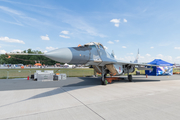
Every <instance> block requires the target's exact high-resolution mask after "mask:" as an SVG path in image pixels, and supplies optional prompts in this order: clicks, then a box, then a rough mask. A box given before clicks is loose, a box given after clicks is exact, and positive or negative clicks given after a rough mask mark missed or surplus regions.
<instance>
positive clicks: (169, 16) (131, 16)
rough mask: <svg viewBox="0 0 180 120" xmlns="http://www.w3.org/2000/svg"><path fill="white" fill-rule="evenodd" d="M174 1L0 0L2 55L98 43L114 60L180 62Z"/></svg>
mask: <svg viewBox="0 0 180 120" xmlns="http://www.w3.org/2000/svg"><path fill="white" fill-rule="evenodd" d="M179 5H180V1H178V0H174V1H171V0H158V1H157V0H146V1H145V0H111V1H110V0H59V1H57V0H16V1H15V0H0V53H1V54H2V53H5V52H15V51H22V50H26V49H28V48H31V49H33V50H41V51H43V52H47V51H50V50H53V49H56V48H61V47H73V46H78V44H85V43H88V42H93V41H94V42H100V43H102V44H103V45H104V46H106V48H107V51H108V52H110V53H111V51H112V50H114V53H115V55H116V58H117V59H119V60H124V61H127V62H129V61H134V59H135V57H136V54H137V50H138V48H139V51H140V56H139V61H140V62H149V61H152V60H153V59H155V58H161V59H164V60H166V61H168V62H172V63H180V54H179V51H180V34H179V32H180V14H179V13H180V8H179Z"/></svg>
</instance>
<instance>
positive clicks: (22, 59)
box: [0, 49, 56, 65]
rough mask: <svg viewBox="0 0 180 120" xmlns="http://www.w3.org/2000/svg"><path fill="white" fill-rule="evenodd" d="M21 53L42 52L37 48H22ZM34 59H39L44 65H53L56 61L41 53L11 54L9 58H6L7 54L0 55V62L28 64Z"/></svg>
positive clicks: (33, 61) (32, 62) (33, 62)
mask: <svg viewBox="0 0 180 120" xmlns="http://www.w3.org/2000/svg"><path fill="white" fill-rule="evenodd" d="M21 53H32V54H43V52H41V51H38V50H32V49H28V50H24V51H23V52H21ZM35 61H37V62H38V61H40V62H41V63H42V64H45V65H54V64H56V61H54V60H51V59H49V58H47V57H45V56H41V55H12V56H11V57H10V58H8V56H7V55H1V56H0V62H1V63H2V64H4V63H5V64H24V65H29V64H32V65H33V64H35Z"/></svg>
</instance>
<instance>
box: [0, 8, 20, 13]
mask: <svg viewBox="0 0 180 120" xmlns="http://www.w3.org/2000/svg"><path fill="white" fill-rule="evenodd" d="M0 9H2V10H4V11H6V12H9V13H12V14H16V15H22V13H21V12H19V11H16V10H13V9H10V8H8V7H4V6H0Z"/></svg>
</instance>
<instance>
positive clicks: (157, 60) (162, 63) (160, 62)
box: [148, 59, 173, 66]
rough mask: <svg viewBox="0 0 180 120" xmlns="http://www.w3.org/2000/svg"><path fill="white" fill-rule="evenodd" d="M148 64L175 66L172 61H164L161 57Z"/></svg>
mask: <svg viewBox="0 0 180 120" xmlns="http://www.w3.org/2000/svg"><path fill="white" fill-rule="evenodd" d="M148 64H153V65H162V66H173V64H172V63H168V62H166V61H163V60H161V59H154V60H153V61H152V62H150V63H148Z"/></svg>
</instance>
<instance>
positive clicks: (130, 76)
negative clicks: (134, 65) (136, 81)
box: [127, 66, 132, 82]
mask: <svg viewBox="0 0 180 120" xmlns="http://www.w3.org/2000/svg"><path fill="white" fill-rule="evenodd" d="M129 67H130V66H127V68H128V69H127V70H128V73H127V74H128V80H129V82H132V75H129Z"/></svg>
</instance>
